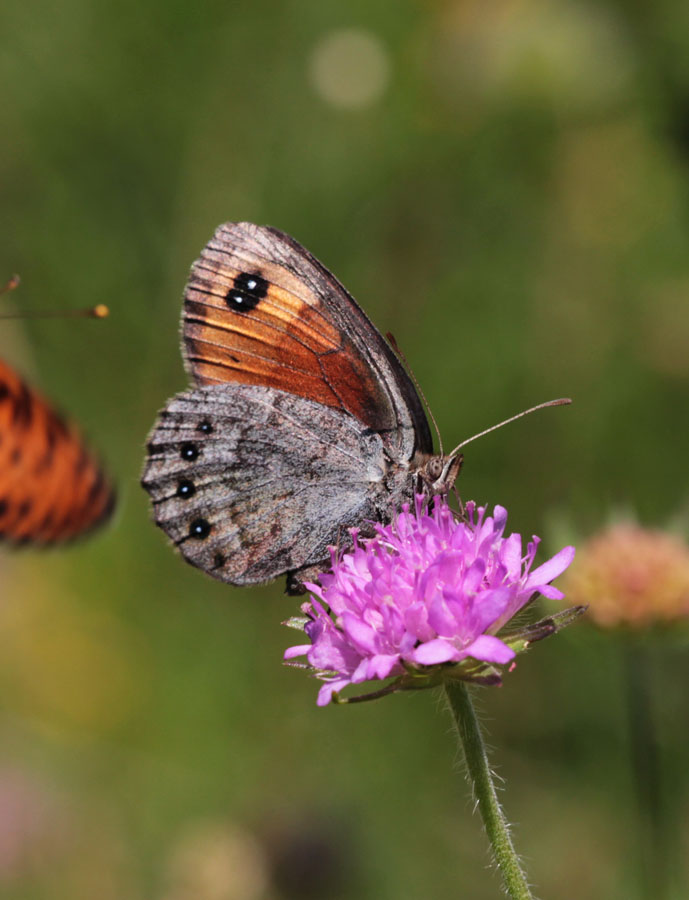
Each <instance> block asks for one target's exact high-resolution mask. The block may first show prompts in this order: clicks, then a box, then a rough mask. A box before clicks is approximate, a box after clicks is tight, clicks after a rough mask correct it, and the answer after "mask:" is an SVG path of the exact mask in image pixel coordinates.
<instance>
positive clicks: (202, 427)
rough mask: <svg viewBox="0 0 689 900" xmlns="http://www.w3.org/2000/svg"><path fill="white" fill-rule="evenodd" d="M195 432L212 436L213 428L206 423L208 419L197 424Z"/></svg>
mask: <svg viewBox="0 0 689 900" xmlns="http://www.w3.org/2000/svg"><path fill="white" fill-rule="evenodd" d="M196 430H197V431H200V432H201V434H212V433H213V426H212V424H211V423H210V422H209V421H208V419H203V421H201V422H199V424H198V425H197V426H196Z"/></svg>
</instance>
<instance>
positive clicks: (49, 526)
mask: <svg viewBox="0 0 689 900" xmlns="http://www.w3.org/2000/svg"><path fill="white" fill-rule="evenodd" d="M113 507H114V493H113V490H112V487H111V486H110V485H109V483H108V481H107V479H106V477H105V475H104V474H103V471H102V470H101V467H100V465H99V464H98V463H97V461H96V460H95V458H94V457H93V456H92V455H91V453H90V452H89V451H88V450H87V449H86V447H85V445H84V443H83V441H82V438H81V436H80V435H79V433H78V431H77V430H76V428H75V427H74V426H73V425H70V424H67V423H65V422H64V420H63V419H62V418H61V417H60V416H59V415H58V414H57V413H56V412H55V411H54V410H53V409H52V407H51V406H50V404H49V403H48V402H47V401H46V400H45V399H44V398H43V397H41V396H40V395H39V394H38V392H37V391H35V390H34V389H33V388H31V387H29V386H28V385H27V384H26V382H25V381H23V380H22V379H21V378H20V377H19V375H17V373H16V372H15V371H14V369H12V368H11V367H10V366H9V365H8V364H7V363H6V362H4V361H3V360H0V537H2V538H5V539H7V540H9V541H12V542H17V543H37V544H48V543H53V542H56V541H66V540H69V539H70V538H74V537H76V536H77V535H80V534H83V533H84V532H86V531H89V530H90V529H91V528H95V526H96V525H99V524H100V523H101V522H103V521H105V519H107V518H108V516H109V515H110V513H111V512H112V509H113Z"/></svg>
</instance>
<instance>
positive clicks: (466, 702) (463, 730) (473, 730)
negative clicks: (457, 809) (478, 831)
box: [445, 681, 533, 900]
mask: <svg viewBox="0 0 689 900" xmlns="http://www.w3.org/2000/svg"><path fill="white" fill-rule="evenodd" d="M445 693H446V694H447V699H448V701H449V703H450V709H451V710H452V715H453V718H454V721H455V725H456V727H457V732H458V734H459V737H460V739H461V741H462V747H463V749H464V758H465V759H466V764H467V772H468V775H469V780H470V782H471V786H472V789H473V792H474V797H475V799H476V801H477V802H478V808H479V811H480V813H481V818H482V819H483V824H484V826H485V829H486V834H487V835H488V840H489V841H490V845H491V848H492V850H493V856H494V857H495V862H496V863H497V865H498V868H499V869H500V873H501V875H502V878H503V881H504V883H505V889H506V891H507V894H508V896H510V897H511V898H512V900H533V897H532V894H531V891H530V890H529V885H528V884H527V881H526V876H525V875H524V872H523V871H522V867H521V865H520V862H519V858H518V857H517V854H516V851H515V849H514V846H513V844H512V839H511V838H510V833H509V827H508V824H507V820H506V819H505V814H504V813H503V811H502V807H501V806H500V804H499V802H498V796H497V793H496V790H495V784H494V782H493V776H492V773H491V771H490V766H489V764H488V756H487V755H486V747H485V744H484V743H483V737H482V736H481V728H480V726H479V723H478V719H477V718H476V712H475V711H474V706H473V704H472V702H471V697H470V695H469V689H468V688H467V686H466V685H465V684H464V683H463V682H461V681H448V682H447V683H446V684H445Z"/></svg>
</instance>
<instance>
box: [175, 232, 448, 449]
mask: <svg viewBox="0 0 689 900" xmlns="http://www.w3.org/2000/svg"><path fill="white" fill-rule="evenodd" d="M182 330H183V337H184V352H185V359H186V362H187V365H188V368H189V369H190V371H191V375H192V376H193V378H194V379H195V381H196V382H197V384H200V385H206V384H218V383H228V382H232V383H240V384H252V385H261V386H265V387H271V388H278V389H281V390H284V391H287V392H289V393H291V394H296V395H298V396H300V397H306V398H308V399H309V400H314V401H316V402H318V403H322V404H323V405H325V406H329V407H333V408H337V409H341V410H345V411H347V412H349V413H351V414H352V415H354V416H356V417H357V418H358V419H359V420H360V421H361V422H363V423H364V424H366V425H368V426H370V427H371V428H372V429H373V430H374V431H377V432H379V433H380V434H381V436H382V437H383V441H384V443H385V444H386V446H388V447H389V448H390V450H391V451H392V452H393V455H394V456H395V457H396V458H398V459H406V460H409V459H411V458H412V456H413V454H414V453H415V452H416V451H421V452H422V453H431V452H432V449H433V442H432V438H431V435H430V431H429V428H428V422H427V420H426V415H425V412H424V410H423V407H422V405H421V402H420V400H419V397H418V395H417V392H416V390H415V388H414V386H413V385H412V383H411V380H410V379H409V376H408V375H407V373H406V372H405V371H404V369H403V368H402V366H401V365H400V363H399V361H398V359H397V357H396V356H395V355H394V353H393V352H392V350H391V348H390V347H389V346H388V344H387V343H386V342H385V341H384V339H383V337H382V336H381V334H380V332H379V331H378V330H377V329H376V327H375V326H374V325H373V323H372V322H371V321H370V319H369V318H368V317H367V316H366V314H365V313H364V312H363V310H362V309H361V308H360V307H359V306H358V304H357V303H356V301H355V300H354V299H353V297H351V295H350V294H349V293H348V292H347V291H346V290H345V288H344V287H343V286H342V285H341V284H340V282H339V281H338V280H337V279H336V278H335V277H334V276H333V275H332V274H331V273H330V272H329V271H328V270H327V269H326V268H325V267H324V266H323V265H321V263H319V262H318V260H317V259H316V258H315V257H314V256H312V255H311V254H310V253H309V252H308V250H306V249H305V248H304V247H302V246H301V245H300V244H299V243H297V241H295V240H294V239H293V238H291V237H290V236H289V235H287V234H284V233H283V232H281V231H278V230H277V229H275V228H267V227H262V226H258V225H253V224H251V223H247V222H238V223H228V224H225V225H221V226H220V227H219V228H218V229H217V231H216V232H215V235H214V236H213V238H212V239H211V240H210V242H209V243H208V244H207V245H206V247H204V249H203V251H202V253H201V257H200V259H198V260H197V261H196V263H195V264H194V265H193V266H192V270H191V276H190V279H189V283H188V285H187V289H186V292H185V297H184V312H183V326H182Z"/></svg>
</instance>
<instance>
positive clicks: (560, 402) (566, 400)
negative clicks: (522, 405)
mask: <svg viewBox="0 0 689 900" xmlns="http://www.w3.org/2000/svg"><path fill="white" fill-rule="evenodd" d="M571 402H572V401H571V400H570V398H569V397H560V398H559V399H558V400H548V401H547V402H546V403H539V404H538V406H532V407H531V409H525V410H523V411H522V412H520V413H517V415H516V416H510V418H509V419H505V420H504V421H503V422H498V424H497V425H491V427H490V428H486V430H485V431H479V433H478V434H474V435H472V437H470V438H467V439H466V440H465V441H462V443H461V444H457V446H456V447H455V449H454V450H453V451H452V453H450V456H454V455H455V454H456V453H458V452H459V451H460V450H461V449H462V447H466V445H467V444H470V443H471V442H472V441H475V440H476V438H480V437H483V436H484V435H485V434H490V432H491V431H496V430H497V429H498V428H502V426H503V425H509V424H510V422H515V421H516V420H517V419H521V418H522V417H523V416H528V415H530V414H531V413H532V412H536V411H537V410H539V409H546V408H547V407H549V406H569V404H570V403H571Z"/></svg>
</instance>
